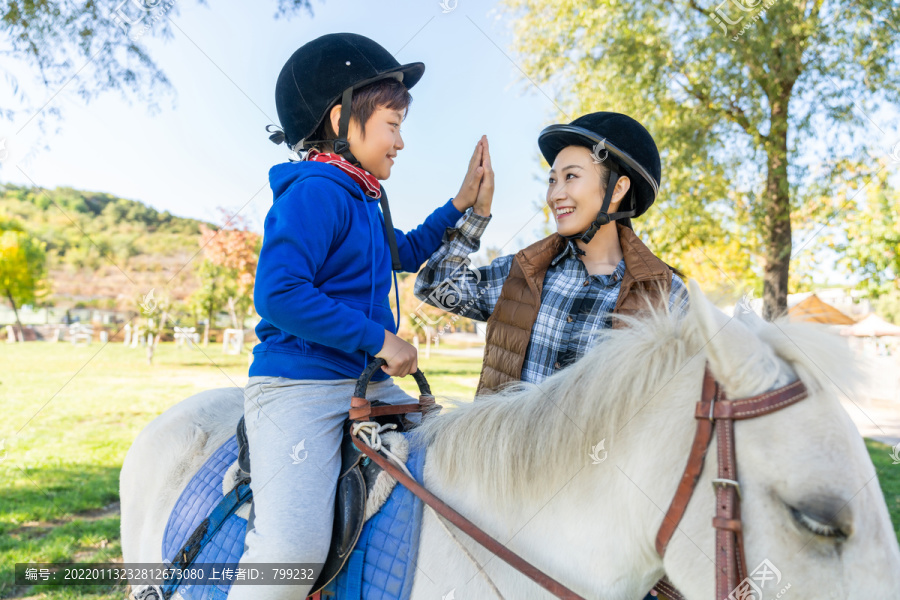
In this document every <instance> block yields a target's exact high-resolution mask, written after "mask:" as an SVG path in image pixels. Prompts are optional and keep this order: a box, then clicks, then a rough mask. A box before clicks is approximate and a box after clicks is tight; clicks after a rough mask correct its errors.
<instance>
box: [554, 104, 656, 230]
mask: <svg viewBox="0 0 900 600" xmlns="http://www.w3.org/2000/svg"><path fill="white" fill-rule="evenodd" d="M538 146H539V147H540V149H541V154H543V155H544V158H545V159H547V162H548V163H549V164H551V165H552V164H553V161H554V160H556V155H557V154H559V153H560V151H561V150H562V149H563V148H566V147H567V146H584V147H586V148H588V149H590V150H591V151H592V153H593V154H594V156H595V158H596V159H599V160H600V161H602V162H603V164H604V165H606V167H607V168H609V181H608V182H607V183H606V195H605V197H604V198H603V206H602V208H601V209H600V212H599V213H598V214H597V218H596V219H595V220H594V222H593V223H591V226H590V227H589V228H588V229H587V231H584V232H582V233H580V234H577V235H573V236H567V237H568V238H569V239H576V240H581V241H583V242H584V243H588V242H590V241H591V239H592V238H593V237H594V235H595V234H596V233H597V231H598V230H599V229H600V227H602V226H603V225H606V224H607V223H609V222H610V221H614V220H616V219H630V218H631V217H639V216H641V215H642V214H643V213H644V212H646V210H647V209H648V208H650V205H652V204H653V202H654V200H656V194H657V192H658V191H659V184H660V178H661V175H662V170H661V167H660V162H659V150H657V148H656V143H655V142H654V141H653V137H652V136H651V135H650V133H649V132H648V131H647V130H646V129H644V126H643V125H641V124H640V123H638V122H637V121H635V120H634V119H632V118H631V117H629V116H627V115H623V114H620V113H614V112H596V113H591V114H588V115H584V116H582V117H578V118H577V119H575V120H574V121H572V122H571V123H569V124H568V125H550V126H549V127H547V128H545V129H544V130H543V131H542V132H541V134H540V136H538ZM622 175H627V176H628V178H629V179H630V180H631V187H630V189H629V194H628V195H627V196H626V198H624V199H623V205H625V206H628V207H629V208H628V210H624V211H620V212H615V213H612V214H607V212H606V211H607V210H609V204H610V201H611V200H612V195H613V190H614V189H615V187H616V182H617V181H618V180H619V177H621V176H622ZM625 201H628V204H627V205H626V204H625ZM625 223H626V224H627V223H629V221H625Z"/></svg>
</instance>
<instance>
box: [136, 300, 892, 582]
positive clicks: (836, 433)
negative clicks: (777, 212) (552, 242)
mask: <svg viewBox="0 0 900 600" xmlns="http://www.w3.org/2000/svg"><path fill="white" fill-rule="evenodd" d="M630 321H632V326H631V327H628V328H625V329H621V330H612V331H604V332H602V335H603V336H604V338H605V339H604V340H603V341H602V343H600V344H598V345H597V347H596V348H595V349H594V350H592V351H591V352H590V353H589V354H588V355H587V356H585V357H584V358H583V359H582V360H580V361H579V362H578V363H576V364H575V365H573V366H572V367H569V368H567V369H565V370H564V371H562V372H560V373H559V374H557V375H555V376H553V377H551V378H550V379H548V380H546V381H544V382H542V383H541V384H540V385H539V386H535V385H519V386H516V387H514V388H512V389H509V390H505V391H504V392H503V393H501V394H499V395H497V396H493V397H490V398H482V399H479V400H478V401H477V402H475V403H473V404H470V405H461V406H458V407H456V408H455V409H454V410H451V411H449V412H447V413H445V414H443V415H441V416H438V417H435V418H433V419H429V422H427V423H425V424H424V425H423V426H422V427H421V428H420V437H419V441H420V442H421V443H425V444H428V447H429V449H428V460H427V462H426V468H425V484H426V486H427V487H428V488H429V489H431V490H432V491H434V492H435V493H436V494H437V495H438V496H439V497H441V498H443V499H444V500H445V501H446V502H448V503H449V504H450V505H451V506H453V507H454V508H456V509H457V510H459V511H460V512H461V513H462V514H464V515H465V516H467V517H468V518H469V519H471V520H472V521H474V522H475V523H476V524H478V525H479V526H480V527H482V528H483V529H485V530H486V531H487V532H488V533H490V534H491V535H493V536H495V537H496V538H498V539H499V540H500V541H502V542H504V543H506V545H507V546H509V547H510V548H511V549H513V550H514V551H515V552H517V553H519V554H520V555H522V556H523V557H524V558H525V559H526V560H528V561H529V562H531V563H532V564H534V565H536V566H538V567H539V568H540V569H542V570H543V571H545V572H546V573H548V574H550V575H552V576H553V577H555V578H556V579H558V580H559V581H561V582H563V583H564V584H566V585H567V586H569V587H570V588H572V589H573V590H575V591H576V592H578V593H579V594H581V595H582V596H584V597H585V598H589V599H595V598H603V599H604V600H620V599H621V600H625V599H629V600H630V599H639V598H642V597H643V594H644V592H646V590H648V589H649V588H650V586H651V585H652V584H653V583H654V582H655V581H656V580H657V579H658V578H659V577H660V576H662V574H663V573H664V572H665V573H668V575H669V578H670V579H671V580H672V581H673V582H674V583H675V584H676V585H677V586H678V587H679V588H680V589H681V590H682V591H683V592H684V593H685V595H686V597H687V598H688V599H689V600H709V599H710V598H712V596H713V591H714V569H713V563H712V559H711V557H712V556H713V547H714V534H713V529H712V527H711V518H712V515H713V513H714V509H713V494H712V487H711V483H710V480H711V478H712V477H714V473H715V470H716V456H715V451H714V447H715V446H714V445H713V450H711V452H710V453H709V455H708V457H707V461H706V463H707V464H706V465H705V468H704V472H703V476H702V477H701V480H700V482H699V484H698V487H697V491H696V493H695V495H694V497H693V499H692V501H691V503H690V505H689V507H688V510H687V512H686V514H685V518H684V520H683V521H682V523H681V526H680V528H679V532H678V533H676V534H675V536H674V538H673V540H672V542H671V544H670V545H669V549H668V552H667V554H666V557H665V560H664V561H663V560H661V559H660V558H659V556H658V555H657V554H656V552H655V550H654V539H655V536H656V532H657V529H658V528H659V524H660V523H661V521H662V518H663V514H664V512H665V510H666V509H667V508H668V505H669V502H670V501H671V499H672V496H673V494H674V491H675V487H676V485H677V482H678V480H679V478H680V477H681V473H682V471H683V469H684V465H685V461H686V459H687V454H688V449H689V447H690V444H691V440H692V438H693V433H694V427H695V420H694V418H693V412H694V404H695V402H696V401H697V400H698V399H699V396H700V384H701V379H702V374H703V368H704V364H705V363H706V361H709V364H710V368H711V369H712V371H713V374H714V375H715V376H716V378H717V379H718V380H719V381H720V382H721V383H722V385H723V386H724V388H725V390H726V392H727V393H728V395H729V396H730V397H732V398H740V397H746V396H751V395H754V394H757V393H760V392H762V391H765V390H767V389H770V388H772V387H775V386H778V385H783V384H784V383H786V382H788V381H790V380H792V379H793V378H795V377H796V376H799V377H801V379H803V381H804V382H805V383H806V385H807V387H808V388H809V390H810V398H809V399H807V400H804V401H802V402H800V403H798V404H796V405H793V406H790V407H788V408H785V409H783V410H781V411H779V412H777V413H774V414H771V415H768V416H765V417H762V418H759V419H755V420H750V421H743V422H739V423H737V424H736V438H737V452H738V477H739V479H740V481H741V485H742V488H743V497H744V503H743V517H744V527H745V534H744V537H745V544H746V550H747V554H748V561H747V562H748V567H749V568H750V569H751V570H753V569H754V568H755V567H756V565H758V564H759V563H760V562H762V561H763V559H767V560H769V561H770V562H771V563H772V564H773V565H774V566H775V567H776V568H778V569H779V571H780V572H781V581H780V582H778V583H777V584H776V583H775V582H772V581H769V582H767V584H766V587H765V588H764V589H763V592H764V598H774V597H776V595H778V594H779V592H781V591H782V590H783V589H784V588H785V586H790V587H789V591H788V593H787V594H782V596H783V597H785V598H792V599H798V600H799V599H803V598H809V599H812V598H815V599H821V598H841V599H844V598H850V599H866V600H868V599H870V598H880V597H889V596H890V594H891V593H892V592H893V593H896V592H898V591H900V548H898V545H897V540H896V536H895V535H894V532H893V529H892V526H891V523H890V519H889V516H888V512H887V507H886V505H885V502H884V497H883V495H882V493H881V490H880V488H879V485H878V481H877V478H876V477H875V471H874V468H873V466H872V463H871V461H870V460H869V457H868V454H867V452H866V449H865V446H864V444H863V442H862V440H861V438H860V436H859V434H858V433H857V431H856V429H855V428H854V426H853V424H852V423H851V421H850V419H849V417H848V416H847V414H846V413H845V412H844V410H843V409H842V408H841V406H840V404H839V402H838V399H837V396H836V394H839V393H844V392H846V393H852V391H851V390H852V387H851V383H852V381H851V380H852V375H853V373H854V372H855V371H854V369H853V368H852V364H851V363H852V361H851V355H850V353H849V350H847V349H846V347H845V345H844V343H843V342H842V341H841V340H840V339H839V338H837V337H836V336H832V335H830V334H827V333H824V332H823V331H821V330H819V329H817V328H815V327H814V326H811V325H803V324H800V325H798V324H792V323H787V322H779V323H778V324H771V323H766V322H764V321H762V320H761V319H759V318H757V317H755V315H748V314H746V313H741V312H740V311H738V313H737V315H736V316H735V317H734V318H729V317H727V316H726V315H724V314H723V313H721V312H720V311H718V310H717V309H715V307H713V306H712V305H711V304H709V302H708V301H707V300H706V299H705V297H704V296H703V295H702V293H701V292H700V290H699V289H698V288H697V286H696V285H695V284H693V282H692V284H691V310H690V313H689V315H688V317H687V318H686V319H685V320H684V321H681V322H678V321H677V320H675V319H673V318H671V317H670V315H667V314H665V313H653V314H651V315H650V316H649V317H647V318H642V319H641V320H639V321H637V320H630ZM838 377H840V379H838ZM241 407H242V397H241V390H240V389H237V388H235V389H230V390H211V391H208V392H203V393H201V394H197V395H196V396H193V397H191V398H189V399H187V400H185V401H184V402H182V403H180V404H178V405H177V406H175V407H173V408H172V409H169V410H168V411H166V412H165V413H164V414H163V415H161V416H160V417H158V418H157V419H156V420H155V421H154V422H153V423H151V424H150V425H149V426H148V427H147V428H146V429H145V430H144V431H143V432H142V433H141V434H140V435H139V436H138V438H137V440H136V441H135V443H134V446H133V447H132V449H131V450H130V451H129V453H128V456H127V458H126V460H125V464H124V466H123V469H122V478H121V482H122V483H121V496H122V546H123V554H124V558H125V561H126V562H153V561H158V560H161V558H162V557H161V556H160V546H161V539H162V530H163V528H164V526H165V523H166V520H167V518H168V515H169V512H170V511H171V508H172V506H173V505H174V502H175V499H176V498H177V496H178V494H179V493H180V491H181V490H182V489H183V488H184V486H185V485H186V484H187V481H188V480H189V478H190V475H191V474H192V473H193V472H195V471H196V469H197V468H199V466H200V465H201V464H202V462H203V461H204V460H205V459H206V457H208V456H209V454H210V453H211V452H212V451H213V450H214V449H215V448H216V447H218V445H219V444H221V443H222V442H223V441H224V440H225V439H227V438H228V437H229V436H230V435H232V433H233V431H232V430H233V427H234V424H236V422H237V420H238V418H239V417H240V411H241ZM603 440H605V448H606V450H607V451H608V454H606V455H599V456H598V455H597V454H596V453H595V454H594V456H595V457H596V458H597V459H599V462H598V461H597V460H595V459H594V458H592V457H591V456H590V454H589V453H590V450H591V448H592V447H594V446H595V445H596V444H598V443H599V442H600V441H603ZM713 444H715V442H713ZM595 463H596V464H595ZM789 507H794V508H796V509H799V510H801V511H802V512H803V513H804V514H806V515H812V516H819V517H821V518H824V519H826V520H827V518H829V517H834V515H835V514H836V515H837V516H836V517H834V521H835V522H837V523H839V524H840V525H841V527H842V528H843V529H844V530H846V531H847V532H848V533H849V536H848V538H847V539H846V540H845V541H843V542H836V541H834V539H833V538H826V537H819V536H815V535H813V534H812V533H810V532H809V531H808V530H806V529H803V528H802V527H801V526H800V525H798V524H797V522H796V521H795V519H794V517H792V515H791V512H790V508H789ZM424 514H425V516H424V518H423V519H424V520H423V530H422V537H421V544H420V552H419V562H418V571H417V574H416V581H415V586H414V589H413V600H420V599H422V600H424V599H429V600H437V599H438V598H442V597H451V598H452V597H457V598H475V599H478V600H480V599H482V598H485V599H487V598H491V597H493V596H492V595H491V593H490V592H489V591H488V589H487V586H486V584H485V583H484V582H483V580H482V577H481V576H477V571H476V569H475V568H474V567H473V565H472V564H471V562H470V561H469V560H468V559H467V558H466V557H465V555H464V553H463V552H462V551H461V549H460V548H458V547H457V546H456V544H455V543H454V542H453V541H452V540H450V538H449V537H448V536H447V534H446V532H445V531H444V530H443V529H442V528H441V527H440V526H439V525H438V524H437V523H436V522H435V521H434V518H435V517H434V516H433V514H432V513H431V512H430V511H425V513H424ZM322 518H329V519H330V518H331V515H323V517H322ZM454 531H456V535H457V537H458V538H459V539H460V540H461V541H462V542H463V543H464V544H465V545H466V547H467V548H468V549H469V551H470V552H471V553H472V554H473V555H474V556H475V557H476V559H477V560H478V561H479V562H480V563H481V564H482V565H484V570H485V571H486V573H487V574H488V575H489V576H490V577H491V579H492V580H493V581H494V582H495V583H496V585H497V586H498V587H499V589H500V591H501V592H502V593H503V594H504V596H505V597H506V598H508V599H510V600H512V599H515V600H519V599H532V598H534V599H538V598H550V597H551V596H550V595H549V594H548V593H546V592H544V591H543V590H542V589H541V588H539V587H538V586H537V585H535V584H534V583H532V582H531V581H530V580H528V579H526V578H524V577H523V576H521V575H520V574H518V573H517V572H515V571H513V570H512V569H511V568H509V567H508V566H506V564H505V563H503V562H502V561H501V560H499V559H497V558H495V557H492V556H490V555H489V554H488V553H487V552H486V551H485V550H484V549H483V548H481V547H479V546H478V545H477V544H474V543H473V542H471V540H469V539H468V538H467V537H466V536H465V535H464V534H462V533H461V532H459V531H458V530H454ZM451 591H453V592H454V593H453V594H452V595H451V594H450V592H451Z"/></svg>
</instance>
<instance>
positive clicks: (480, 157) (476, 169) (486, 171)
mask: <svg viewBox="0 0 900 600" xmlns="http://www.w3.org/2000/svg"><path fill="white" fill-rule="evenodd" d="M493 197H494V170H493V169H492V168H491V154H490V148H489V147H488V140H487V136H485V135H483V136H481V139H480V140H478V143H477V144H475V151H474V152H473V153H472V158H470V159H469V168H468V170H467V172H466V176H465V178H464V179H463V183H462V185H461V186H460V188H459V193H458V194H456V197H455V198H453V206H455V207H456V210H458V211H460V212H465V210H466V209H468V208H469V207H474V208H473V210H474V211H475V212H476V213H477V214H479V215H481V216H484V217H488V216H490V214H491V202H492V200H493Z"/></svg>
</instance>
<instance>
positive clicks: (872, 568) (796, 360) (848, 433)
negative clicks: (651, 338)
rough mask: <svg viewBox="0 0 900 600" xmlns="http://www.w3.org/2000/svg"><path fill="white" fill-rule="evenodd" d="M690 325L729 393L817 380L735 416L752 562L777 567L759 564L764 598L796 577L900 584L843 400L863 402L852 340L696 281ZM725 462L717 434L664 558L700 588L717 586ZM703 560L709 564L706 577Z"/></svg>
mask: <svg viewBox="0 0 900 600" xmlns="http://www.w3.org/2000/svg"><path fill="white" fill-rule="evenodd" d="M685 325H686V335H687V337H688V338H690V343H689V346H691V347H693V348H700V349H701V350H700V355H702V356H704V357H705V359H706V360H708V362H709V365H710V370H711V371H712V374H713V375H714V376H715V378H716V379H717V380H718V381H719V382H720V384H721V385H722V386H723V387H724V390H725V392H726V393H727V395H728V397H729V398H730V399H733V400H737V399H740V398H744V397H749V396H755V395H757V394H760V393H763V392H765V391H767V390H770V389H772V388H775V387H779V386H782V385H785V384H786V383H788V382H790V381H792V380H794V379H796V378H797V377H799V378H800V379H801V380H802V381H803V383H804V384H805V385H806V387H807V389H808V391H809V397H808V398H807V399H805V400H802V401H800V402H798V403H796V404H793V405H791V406H788V407H786V408H783V409H781V410H779V411H777V412H773V413H771V414H768V415H764V416H761V417H759V418H754V419H749V420H742V421H737V422H736V423H735V438H736V455H737V469H738V479H739V481H740V485H741V488H742V489H741V491H742V496H743V502H742V513H743V514H742V518H743V530H744V544H745V548H746V553H747V567H748V570H749V571H751V572H753V571H754V570H755V569H756V567H757V566H758V565H763V566H762V569H763V570H767V571H768V572H769V574H763V573H760V572H758V573H757V575H756V581H754V582H753V584H754V585H756V586H760V587H762V589H763V591H764V595H762V597H765V598H769V597H772V598H774V597H776V595H777V594H778V593H779V592H780V591H781V590H782V589H784V588H786V587H787V586H790V597H792V598H821V597H826V598H876V597H886V596H888V595H889V594H890V593H891V592H893V593H896V592H898V591H900V549H898V545H897V538H896V535H895V533H894V531H893V527H892V526H891V522H890V518H889V515H888V511H887V507H886V505H885V501H884V495H883V493H882V491H881V488H880V486H879V483H878V479H877V477H876V473H875V469H874V467H873V465H872V462H871V460H870V458H869V455H868V453H867V450H866V447H865V444H864V443H863V440H862V438H861V436H860V435H859V433H858V432H857V429H856V427H855V426H854V424H853V423H852V421H851V420H850V418H849V416H848V415H847V412H846V411H845V410H844V409H843V407H842V406H841V402H840V400H844V401H845V402H846V403H847V404H848V405H850V406H852V404H851V403H858V402H860V401H861V399H860V398H859V397H858V396H855V395H854V394H855V387H856V386H855V385H854V383H855V381H854V379H855V374H856V373H857V372H858V370H857V369H855V368H854V357H853V356H852V353H851V352H850V351H849V349H848V348H847V345H846V344H845V343H844V342H842V340H841V339H840V338H839V337H838V336H836V335H834V334H831V333H828V332H826V331H825V330H823V328H821V327H819V326H814V325H811V324H797V323H789V322H787V321H786V320H782V321H776V322H774V323H769V322H765V321H763V320H762V319H760V318H759V317H757V316H756V315H755V314H754V313H752V312H751V311H748V310H746V309H742V307H741V306H740V305H739V306H738V308H736V309H735V316H734V317H728V316H727V315H725V314H724V313H722V312H721V311H719V310H718V309H716V308H715V307H714V306H712V305H711V304H710V303H709V301H708V300H707V299H706V298H705V297H704V296H703V294H702V292H700V290H699V288H698V287H697V285H696V284H695V283H693V282H691V309H690V314H689V315H688V317H687V321H686V323H685ZM854 410H863V409H862V408H859V406H857V407H854ZM716 461H717V458H716V450H715V441H714V442H713V445H712V447H711V448H710V451H709V453H708V454H707V459H706V465H705V467H704V473H703V477H702V479H701V481H700V483H699V484H698V487H697V490H696V491H695V493H694V498H693V499H692V501H691V505H690V506H689V508H688V511H687V513H686V515H685V522H684V523H683V525H682V531H683V533H682V534H676V536H678V535H684V534H687V535H689V536H690V537H691V540H690V541H689V542H687V543H685V540H684V539H682V540H681V543H679V544H678V545H677V548H676V546H675V545H674V544H673V546H672V547H670V549H669V551H668V552H667V555H666V560H665V566H666V571H667V572H668V573H669V576H670V578H671V579H672V580H673V582H674V583H675V584H676V585H677V586H678V587H680V588H681V589H682V591H683V592H685V593H686V594H687V595H688V597H691V598H704V597H708V594H709V591H710V589H711V587H710V586H711V585H712V581H713V572H712V565H711V563H710V561H709V557H714V554H712V553H711V552H710V551H711V549H712V548H713V547H714V544H715V542H714V535H713V529H712V528H711V527H710V517H711V515H712V511H714V507H713V504H714V502H713V496H712V492H711V487H710V483H709V481H710V479H711V478H712V477H715V473H716V464H717V462H716ZM704 554H706V555H707V556H704ZM764 561H768V562H764ZM698 565H702V567H701V568H700V571H702V572H703V573H705V575H704V576H702V577H700V578H697V576H696V574H697V573H698ZM691 573H693V574H694V575H693V576H691V575H690V574H691ZM763 584H764V585H763ZM748 585H749V584H748ZM737 597H742V596H740V595H738V596H737ZM748 597H759V596H748Z"/></svg>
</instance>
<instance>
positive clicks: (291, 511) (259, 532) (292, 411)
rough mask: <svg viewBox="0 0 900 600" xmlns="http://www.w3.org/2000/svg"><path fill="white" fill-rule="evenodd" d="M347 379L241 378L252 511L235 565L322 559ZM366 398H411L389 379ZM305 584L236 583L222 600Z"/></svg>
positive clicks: (266, 596)
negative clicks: (250, 527) (250, 521)
mask: <svg viewBox="0 0 900 600" xmlns="http://www.w3.org/2000/svg"><path fill="white" fill-rule="evenodd" d="M355 384H356V381H355V380H353V379H342V380H325V381H313V380H298V379H288V378H286V377H251V378H250V380H249V381H248V382H247V386H246V387H245V388H244V390H245V396H244V419H245V421H246V423H247V440H248V442H249V444H250V468H251V471H252V473H251V476H252V479H251V482H250V489H251V490H252V491H253V503H254V511H253V512H254V517H253V528H252V529H248V531H247V537H246V541H245V545H244V554H243V556H242V557H241V560H240V564H239V567H242V568H250V567H252V565H253V563H293V565H294V566H295V567H296V563H314V564H316V565H321V564H322V563H323V562H325V557H326V555H327V553H328V548H329V545H330V543H331V529H332V521H333V519H334V494H335V489H336V487H337V479H338V475H339V472H340V467H341V454H340V442H341V426H342V425H343V423H344V421H345V420H346V418H347V411H348V410H349V409H350V397H351V396H352V395H353V388H354V386H355ZM366 397H367V398H369V399H371V400H381V401H382V402H387V403H389V404H405V403H408V402H416V400H415V399H413V398H411V397H410V396H409V395H408V394H407V393H406V392H404V391H403V390H401V389H400V388H399V387H398V386H397V385H396V384H395V383H394V382H393V380H391V379H388V380H386V381H382V382H378V383H373V384H370V385H369V389H368V391H367V393H366ZM283 567H284V568H290V567H291V565H289V564H285V565H283ZM268 571H270V572H269V573H266V576H267V579H269V578H270V576H271V569H268ZM313 583H314V582H313V581H307V582H304V583H301V584H291V585H246V584H237V585H232V586H231V590H230V592H229V594H228V600H282V599H287V598H292V599H303V598H305V597H306V596H307V594H308V593H309V592H310V589H311V587H312V584H313Z"/></svg>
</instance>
